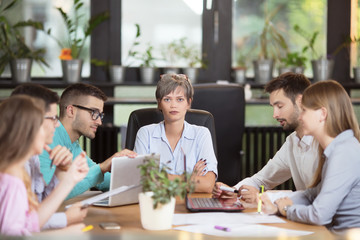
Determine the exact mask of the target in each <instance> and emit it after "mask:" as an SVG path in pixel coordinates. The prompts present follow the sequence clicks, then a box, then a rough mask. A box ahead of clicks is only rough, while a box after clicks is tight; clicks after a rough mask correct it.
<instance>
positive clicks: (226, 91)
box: [192, 83, 245, 185]
mask: <svg viewBox="0 0 360 240" xmlns="http://www.w3.org/2000/svg"><path fill="white" fill-rule="evenodd" d="M192 107H193V108H196V109H203V110H206V111H208V112H210V113H211V114H212V115H213V116H214V119H215V130H216V142H217V151H218V155H217V157H218V158H217V159H218V173H219V176H218V181H221V182H224V183H227V184H229V185H234V184H236V183H238V181H240V180H241V179H240V178H241V171H242V168H241V166H242V161H241V156H242V137H243V133H244V130H245V98H244V88H243V87H241V86H240V85H239V84H226V85H219V84H215V83H214V84H196V85H194V100H193V102H192Z"/></svg>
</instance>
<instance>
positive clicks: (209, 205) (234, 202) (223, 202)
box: [181, 148, 244, 212]
mask: <svg viewBox="0 0 360 240" xmlns="http://www.w3.org/2000/svg"><path fill="white" fill-rule="evenodd" d="M181 151H182V153H183V155H184V170H185V171H186V154H185V152H184V150H183V149H182V148H181ZM185 179H186V174H185ZM185 204H186V208H187V209H188V210H189V211H190V212H241V211H242V210H244V207H243V205H242V204H241V203H240V201H239V200H238V199H237V198H192V197H188V195H187V194H186V196H185Z"/></svg>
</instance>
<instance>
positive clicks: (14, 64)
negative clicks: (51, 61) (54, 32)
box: [0, 0, 49, 82]
mask: <svg viewBox="0 0 360 240" xmlns="http://www.w3.org/2000/svg"><path fill="white" fill-rule="evenodd" d="M16 3H17V0H13V1H11V2H10V3H9V4H7V5H6V6H4V3H3V2H0V75H1V74H2V73H3V71H4V69H5V67H6V65H7V64H8V63H10V67H11V68H10V69H11V73H12V77H13V80H14V81H15V82H24V81H29V80H30V72H31V63H32V60H35V61H37V62H38V63H39V64H40V66H41V65H44V66H47V67H49V65H48V64H47V62H46V61H45V59H44V54H45V49H44V48H40V49H32V48H31V47H29V46H27V45H26V43H25V39H24V36H23V34H22V33H21V31H20V28H22V27H33V28H35V29H38V30H44V27H43V25H42V23H40V22H35V21H32V20H28V21H19V22H17V23H15V24H10V22H9V20H8V19H7V17H6V14H7V13H8V11H11V10H12V8H13V7H14V6H15V5H16Z"/></svg>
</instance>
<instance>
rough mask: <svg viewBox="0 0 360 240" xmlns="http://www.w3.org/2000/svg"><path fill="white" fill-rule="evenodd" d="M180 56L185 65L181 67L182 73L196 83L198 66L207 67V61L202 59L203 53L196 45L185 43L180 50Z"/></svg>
mask: <svg viewBox="0 0 360 240" xmlns="http://www.w3.org/2000/svg"><path fill="white" fill-rule="evenodd" d="M185 40H186V39H185ZM182 58H183V59H184V61H185V64H186V67H184V68H183V71H184V74H186V75H187V76H188V78H189V79H190V80H191V81H192V82H193V83H196V82H197V77H198V73H199V68H206V67H207V63H206V62H205V61H204V60H203V54H201V52H200V51H199V48H197V47H196V45H194V44H193V45H191V44H186V43H185V44H184V49H183V51H182Z"/></svg>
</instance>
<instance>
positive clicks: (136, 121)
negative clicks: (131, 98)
mask: <svg viewBox="0 0 360 240" xmlns="http://www.w3.org/2000/svg"><path fill="white" fill-rule="evenodd" d="M162 120H164V117H163V114H162V112H161V111H159V109H157V108H143V109H138V110H135V111H133V112H132V113H131V114H130V116H129V121H128V126H127V131H126V144H125V147H126V148H127V149H134V145H135V140H136V134H137V132H138V130H139V129H140V128H141V127H142V126H145V125H149V124H152V123H159V122H161V121H162ZM185 120H186V121H187V122H188V123H190V124H195V125H198V126H204V127H207V128H208V129H209V131H210V133H211V138H212V142H213V146H214V151H215V155H216V156H217V147H216V134H215V123H214V117H213V116H212V115H211V113H209V112H207V111H204V110H197V109H190V110H188V111H187V113H186V116H185Z"/></svg>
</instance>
